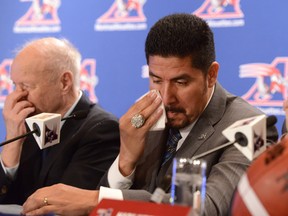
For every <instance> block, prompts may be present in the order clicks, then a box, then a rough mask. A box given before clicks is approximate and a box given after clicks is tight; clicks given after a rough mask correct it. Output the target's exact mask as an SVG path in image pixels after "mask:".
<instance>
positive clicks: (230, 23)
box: [193, 0, 244, 27]
mask: <svg viewBox="0 0 288 216" xmlns="http://www.w3.org/2000/svg"><path fill="white" fill-rule="evenodd" d="M193 14H195V15H197V16H200V17H202V18H203V19H206V20H207V23H208V24H209V25H210V26H211V27H235V26H244V19H243V18H244V14H243V12H242V11H241V8H240V0H205V2H204V3H203V4H202V5H201V6H200V7H199V8H198V9H197V10H196V11H194V12H193Z"/></svg>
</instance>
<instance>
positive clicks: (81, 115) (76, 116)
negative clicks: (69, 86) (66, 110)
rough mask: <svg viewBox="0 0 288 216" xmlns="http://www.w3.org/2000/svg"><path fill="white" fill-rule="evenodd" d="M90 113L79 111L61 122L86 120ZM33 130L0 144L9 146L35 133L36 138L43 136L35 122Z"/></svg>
mask: <svg viewBox="0 0 288 216" xmlns="http://www.w3.org/2000/svg"><path fill="white" fill-rule="evenodd" d="M88 112H89V110H79V111H75V112H74V113H72V114H71V115H69V116H67V117H64V118H62V119H61V121H64V120H69V119H76V120H79V119H83V118H86V117H87V115H88ZM32 129H33V130H31V131H29V132H27V133H25V134H23V135H20V136H17V137H14V138H12V139H9V140H6V141H4V142H2V143H0V147H1V146H4V145H7V144H8V143H11V142H14V141H16V140H18V139H21V138H23V137H27V136H29V135H30V134H34V133H35V135H36V136H38V137H40V136H41V130H40V127H39V125H38V124H37V123H35V122H34V123H33V124H32Z"/></svg>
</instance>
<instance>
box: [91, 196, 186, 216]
mask: <svg viewBox="0 0 288 216" xmlns="http://www.w3.org/2000/svg"><path fill="white" fill-rule="evenodd" d="M189 212H190V208H189V207H183V206H171V205H168V204H156V203H150V202H143V201H134V200H133V201H132V200H110V199H103V200H102V201H101V202H100V203H99V204H98V205H97V206H96V207H95V208H94V209H93V211H92V212H91V213H90V216H156V215H157V216H175V215H177V216H188V214H189Z"/></svg>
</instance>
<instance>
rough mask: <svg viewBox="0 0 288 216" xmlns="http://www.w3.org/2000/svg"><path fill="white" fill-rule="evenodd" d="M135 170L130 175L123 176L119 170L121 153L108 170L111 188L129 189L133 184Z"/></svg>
mask: <svg viewBox="0 0 288 216" xmlns="http://www.w3.org/2000/svg"><path fill="white" fill-rule="evenodd" d="M134 175H135V170H133V172H132V173H131V174H130V175H129V176H123V175H122V174H121V172H120V170H119V155H118V156H117V158H116V159H115V161H114V162H113V164H112V165H111V167H110V168H109V171H108V177H107V178H108V183H109V186H110V188H114V189H129V188H130V187H131V185H132V184H133V179H134Z"/></svg>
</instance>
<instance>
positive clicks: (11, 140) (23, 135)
mask: <svg viewBox="0 0 288 216" xmlns="http://www.w3.org/2000/svg"><path fill="white" fill-rule="evenodd" d="M36 132H37V129H35V130H33V131H29V132H28V133H26V134H22V135H20V136H17V137H14V138H13V139H10V140H6V141H5V142H2V143H0V147H1V146H4V145H6V144H8V143H11V142H14V141H15V140H18V139H21V138H23V137H26V136H29V135H30V134H33V133H36Z"/></svg>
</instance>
